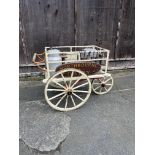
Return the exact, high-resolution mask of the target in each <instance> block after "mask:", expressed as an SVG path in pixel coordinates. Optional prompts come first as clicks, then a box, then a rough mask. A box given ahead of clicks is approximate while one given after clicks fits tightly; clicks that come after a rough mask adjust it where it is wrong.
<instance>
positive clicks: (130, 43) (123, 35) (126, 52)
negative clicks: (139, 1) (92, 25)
mask: <svg viewBox="0 0 155 155" xmlns="http://www.w3.org/2000/svg"><path fill="white" fill-rule="evenodd" d="M134 4H135V1H134V0H130V1H129V0H123V1H122V11H121V19H120V30H119V38H118V44H117V47H116V58H125V57H132V58H133V57H135V5H134Z"/></svg>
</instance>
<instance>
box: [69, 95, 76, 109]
mask: <svg viewBox="0 0 155 155" xmlns="http://www.w3.org/2000/svg"><path fill="white" fill-rule="evenodd" d="M70 97H71V100H72V102H73V104H74V107H75V106H76V104H75V101H74V99H73V96H72V95H71V96H70Z"/></svg>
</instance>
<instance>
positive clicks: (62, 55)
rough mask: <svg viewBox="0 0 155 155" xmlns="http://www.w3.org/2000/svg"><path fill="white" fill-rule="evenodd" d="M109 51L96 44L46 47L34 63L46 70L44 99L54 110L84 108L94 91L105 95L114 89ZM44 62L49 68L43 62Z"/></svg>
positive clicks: (34, 57) (36, 56)
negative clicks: (109, 68)
mask: <svg viewBox="0 0 155 155" xmlns="http://www.w3.org/2000/svg"><path fill="white" fill-rule="evenodd" d="M109 52H110V51H109V50H107V49H104V48H101V47H98V46H95V45H90V46H58V47H45V51H44V53H42V54H37V53H35V54H34V56H33V62H34V63H35V64H36V65H37V66H38V67H39V68H40V69H42V70H44V71H45V79H44V80H43V82H44V83H45V84H46V85H45V90H44V94H45V99H46V101H47V103H48V104H49V105H50V106H51V107H52V108H54V109H56V110H59V111H70V110H74V109H77V108H79V107H81V106H82V105H83V104H84V103H86V101H87V100H88V98H89V96H90V94H91V92H92V91H93V92H94V93H95V94H105V93H107V92H109V91H110V90H111V89H112V86H113V78H112V76H111V74H109V73H107V68H108V60H109ZM42 63H45V66H46V68H42V67H41V66H40V65H41V64H42Z"/></svg>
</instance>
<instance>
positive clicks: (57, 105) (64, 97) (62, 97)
mask: <svg viewBox="0 0 155 155" xmlns="http://www.w3.org/2000/svg"><path fill="white" fill-rule="evenodd" d="M65 96H66V94H64V95H63V96H62V97H61V99H60V100H59V101H58V102H57V104H56V106H58V105H59V104H60V102H61V101H62V100H63V99H64V98H65Z"/></svg>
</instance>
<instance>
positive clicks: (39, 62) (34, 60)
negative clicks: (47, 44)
mask: <svg viewBox="0 0 155 155" xmlns="http://www.w3.org/2000/svg"><path fill="white" fill-rule="evenodd" d="M43 55H45V52H43V53H40V54H37V53H34V55H33V58H32V62H33V63H34V64H35V65H36V66H37V67H38V68H39V69H40V70H41V71H44V72H45V71H47V69H46V68H43V67H40V64H41V63H44V62H45V57H44V58H41V57H40V56H43ZM36 58H39V60H38V61H36Z"/></svg>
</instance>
